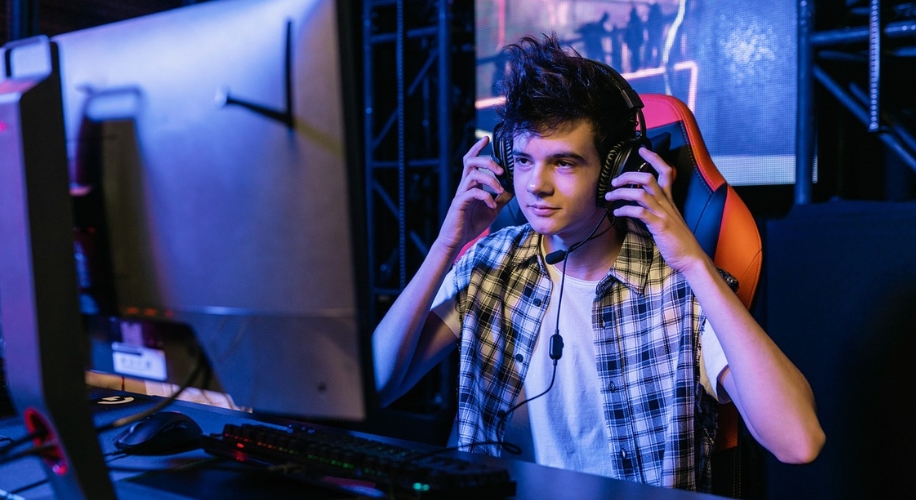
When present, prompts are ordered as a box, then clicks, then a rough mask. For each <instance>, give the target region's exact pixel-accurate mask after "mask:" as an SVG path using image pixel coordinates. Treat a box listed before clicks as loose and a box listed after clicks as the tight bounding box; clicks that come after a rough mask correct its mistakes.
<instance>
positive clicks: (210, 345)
mask: <svg viewBox="0 0 916 500" xmlns="http://www.w3.org/2000/svg"><path fill="white" fill-rule="evenodd" d="M336 11H337V2H335V1H334V0H266V1H264V0H228V1H220V2H207V3H202V4H198V5H194V6H189V7H184V8H180V9H175V10H171V11H166V12H162V13H158V14H153V15H150V16H145V17H141V18H136V19H132V20H127V21H122V22H118V23H113V24H109V25H104V26H100V27H96V28H91V29H86V30H80V31H76V32H71V33H67V34H63V35H59V36H57V37H55V38H54V41H55V42H56V43H57V44H58V45H59V47H60V54H61V56H60V57H61V68H62V69H61V75H62V81H63V101H64V116H65V119H66V120H65V123H66V136H67V141H68V150H69V154H68V156H69V158H70V159H71V165H70V169H71V179H72V184H71V191H72V192H73V194H74V200H75V202H76V206H77V221H78V227H77V236H78V238H77V261H78V262H79V269H80V284H81V293H82V297H81V299H82V302H81V304H82V305H81V307H82V311H83V313H84V314H86V315H88V316H93V315H94V316H96V317H102V318H106V319H110V318H115V319H114V321H115V322H117V325H118V327H117V328H115V330H116V332H115V333H116V335H117V334H118V333H120V334H121V335H120V338H118V339H117V340H118V342H117V345H113V347H112V349H111V350H110V351H109V353H108V355H110V356H111V358H110V360H111V362H110V363H107V364H106V363H99V362H95V363H94V365H95V368H96V369H99V368H101V369H105V370H112V371H114V372H116V373H119V374H122V375H128V376H137V377H144V378H148V379H152V380H168V381H170V382H174V381H175V380H174V377H173V376H171V374H169V373H168V369H167V368H165V366H166V365H168V364H169V359H167V358H168V357H169V354H168V352H166V349H164V348H163V347H162V346H161V345H160V344H159V343H158V341H157V340H156V337H155V335H153V336H152V337H151V336H150V335H147V334H146V333H144V331H145V329H152V330H157V328H160V327H163V326H164V327H165V328H167V329H168V328H171V329H172V330H173V332H177V333H182V332H184V333H186V332H187V331H191V332H193V336H194V337H195V338H196V341H197V342H199V343H200V345H201V346H202V347H203V349H204V351H205V353H206V357H207V359H208V360H209V363H210V365H211V366H212V368H213V370H214V373H215V378H216V380H217V381H218V385H219V387H220V388H221V389H222V390H224V391H225V392H226V393H228V394H229V395H230V396H231V397H232V399H233V401H234V402H235V404H236V405H238V406H241V407H245V408H250V409H252V410H253V411H256V412H261V413H270V414H275V415H283V416H290V417H295V418H303V419H318V420H322V421H336V420H341V421H361V420H364V419H365V418H366V417H367V411H368V408H370V407H371V406H372V401H373V398H374V384H373V383H372V378H371V377H372V369H371V355H369V352H370V351H369V349H370V347H369V346H370V343H369V338H368V332H367V330H366V328H365V327H366V320H365V318H364V317H363V313H362V311H364V310H365V309H364V308H362V307H360V306H359V303H360V300H361V299H360V296H359V293H358V290H360V285H359V284H358V281H359V280H361V279H362V276H364V275H365V273H364V272H361V263H362V262H365V259H364V258H363V257H362V255H361V252H362V250H361V248H360V245H358V244H356V242H358V241H359V240H360V238H361V236H360V233H361V231H363V230H364V229H363V228H364V227H365V226H364V225H363V224H360V223H359V220H360V218H361V217H364V214H363V213H362V212H363V211H362V209H361V208H360V207H361V197H360V196H358V195H357V194H356V191H355V190H356V189H358V188H359V187H360V186H361V182H359V179H360V174H359V172H358V171H354V170H351V169H350V168H349V167H348V165H349V163H348V162H347V161H346V160H347V158H346V157H347V148H346V140H345V123H344V114H345V113H344V98H343V90H342V87H343V82H342V77H341V73H342V72H341V66H340V65H341V64H343V62H342V61H341V59H342V56H341V49H340V48H339V47H340V44H339V39H338V17H337V12H336ZM124 325H127V326H126V327H124ZM157 325H158V326H157ZM182 325H184V326H187V327H188V329H189V330H183V329H182V328H181V326H182ZM157 331H158V333H160V334H161V333H162V330H161V329H159V330H157ZM103 355H104V353H103Z"/></svg>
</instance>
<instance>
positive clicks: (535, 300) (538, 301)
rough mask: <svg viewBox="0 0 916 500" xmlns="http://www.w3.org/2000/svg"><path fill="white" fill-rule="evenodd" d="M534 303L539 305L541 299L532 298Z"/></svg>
mask: <svg viewBox="0 0 916 500" xmlns="http://www.w3.org/2000/svg"><path fill="white" fill-rule="evenodd" d="M534 305H535V306H537V307H540V306H541V299H534Z"/></svg>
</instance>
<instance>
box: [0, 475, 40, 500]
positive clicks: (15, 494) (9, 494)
mask: <svg viewBox="0 0 916 500" xmlns="http://www.w3.org/2000/svg"><path fill="white" fill-rule="evenodd" d="M48 481H50V479H48V478H44V479H39V480H38V481H34V482H31V483H29V484H26V485H23V486H19V487H18V488H13V489H11V490H9V491H3V490H0V500H18V499H21V498H22V497H21V496H19V494H20V493H23V492H26V491H29V490H31V489H32V488H37V487H39V486H41V485H43V484H45V483H47V482H48ZM4 495H5V496H4Z"/></svg>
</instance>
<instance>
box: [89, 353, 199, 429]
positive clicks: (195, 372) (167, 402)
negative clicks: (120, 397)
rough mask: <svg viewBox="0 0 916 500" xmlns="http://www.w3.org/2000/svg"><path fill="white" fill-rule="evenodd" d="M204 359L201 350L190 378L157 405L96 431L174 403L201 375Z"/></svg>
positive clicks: (142, 417) (145, 415)
mask: <svg viewBox="0 0 916 500" xmlns="http://www.w3.org/2000/svg"><path fill="white" fill-rule="evenodd" d="M204 361H205V360H204V353H203V350H199V351H198V353H197V365H196V366H195V367H194V370H193V371H192V372H191V374H190V375H188V379H187V380H185V381H184V383H183V384H181V386H179V388H178V390H177V391H175V392H173V393H172V394H171V395H169V396H168V397H167V398H165V399H163V400H162V401H160V402H158V403H156V405H154V406H153V407H152V408H149V409H147V410H144V411H141V412H139V413H135V414H133V415H128V416H126V417H123V418H119V419H117V420H115V421H113V422H110V423H108V424H105V425H102V426H100V427H98V428H96V432H100V433H101V432H105V431H109V430H111V429H117V428H118V427H123V426H125V425H130V424H132V423H134V422H137V421H140V420H143V419H144V418H146V417H148V416H150V415H152V414H153V413H156V412H157V411H159V410H161V409H163V408H165V407H166V406H168V405H170V404H172V402H173V401H175V400H176V399H178V396H180V395H181V393H182V392H184V391H185V389H187V388H188V387H190V386H191V384H192V383H193V382H194V380H195V379H197V376H198V375H200V372H201V371H202V370H203V369H204V367H205V366H206V363H205V362H204Z"/></svg>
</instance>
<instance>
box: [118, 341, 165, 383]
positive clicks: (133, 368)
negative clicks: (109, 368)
mask: <svg viewBox="0 0 916 500" xmlns="http://www.w3.org/2000/svg"><path fill="white" fill-rule="evenodd" d="M111 358H112V361H113V362H114V371H115V373H118V374H120V375H130V376H134V377H143V378H147V379H151V380H159V381H165V379H166V374H167V372H166V369H165V352H164V351H161V350H159V349H150V348H148V347H140V346H136V345H128V344H124V343H121V342H112V344H111Z"/></svg>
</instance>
